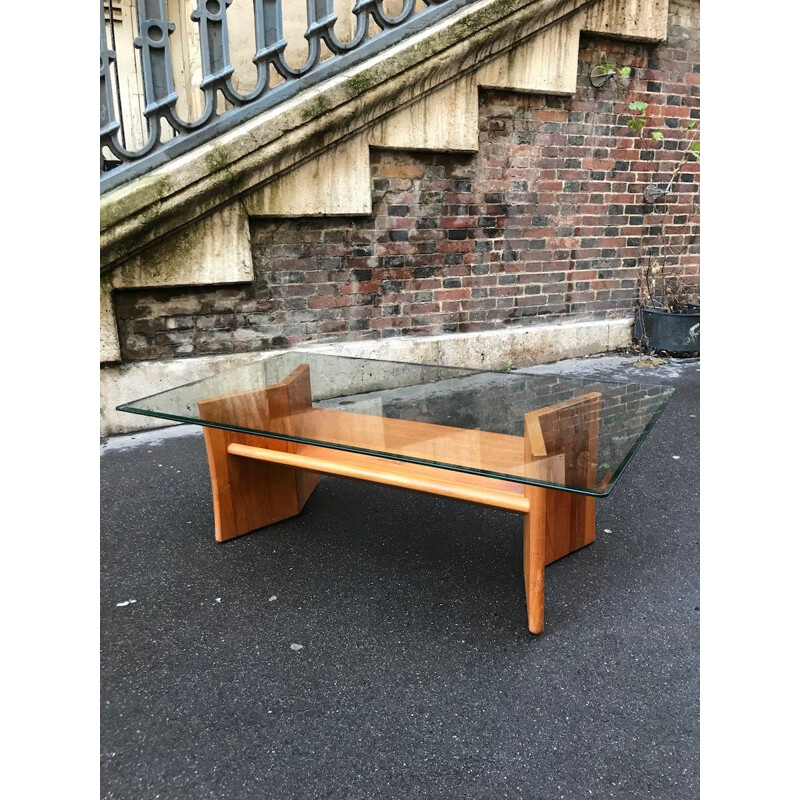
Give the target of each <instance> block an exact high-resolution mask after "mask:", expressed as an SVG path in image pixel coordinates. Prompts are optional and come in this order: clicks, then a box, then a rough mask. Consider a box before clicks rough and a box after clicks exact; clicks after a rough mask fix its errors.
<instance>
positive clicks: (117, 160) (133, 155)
mask: <svg viewBox="0 0 800 800" xmlns="http://www.w3.org/2000/svg"><path fill="white" fill-rule="evenodd" d="M232 2H233V0H196V3H195V4H194V10H192V11H191V14H190V15H187V18H183V19H182V20H180V21H181V24H182V25H183V26H184V27H183V32H184V33H185V30H186V28H187V26H190V25H196V26H197V27H196V29H195V30H193V31H192V37H193V38H192V41H193V42H194V43H195V45H197V44H199V48H198V49H199V62H200V67H201V70H197V73H198V74H196V75H195V80H194V82H193V84H194V87H191V86H189V87H188V88H190V89H193V91H195V92H196V93H197V90H198V89H199V92H201V93H202V102H201V103H200V105H199V108H198V109H196V110H199V113H196V115H195V116H194V118H193V119H187V118H185V116H183V117H182V116H181V114H179V112H178V108H177V106H178V105H179V100H180V92H179V91H178V89H180V88H181V87H177V88H176V85H175V80H174V71H173V56H172V49H173V44H171V41H170V38H171V36H172V35H173V32H174V31H175V26H176V20H175V19H174V17H175V9H176V7H178V4H177V3H175V2H173V0H170V3H169V7H168V0H136V2H135V10H136V19H135V20H132V21H131V24H130V26H129V28H128V34H127V35H128V37H129V39H130V38H131V34H132V32H133V39H132V45H133V47H134V48H135V51H132V52H136V54H137V56H138V58H136V59H135V61H136V62H138V63H135V61H134V57H133V56H131V58H130V59H129V65H128V69H130V64H134V66H135V68H136V72H137V75H136V80H137V81H138V86H139V87H140V88H139V89H138V92H139V95H138V100H139V105H138V106H137V108H138V110H139V111H140V115H139V116H140V119H139V120H138V122H137V125H138V128H137V131H138V135H137V136H133V135H132V132H131V131H126V130H125V128H126V124H127V126H128V127H132V125H131V112H130V103H128V105H126V109H127V112H126V113H127V117H128V119H127V123H126V119H125V116H126V115H125V114H123V95H124V91H122V90H121V88H120V65H119V64H118V63H117V61H118V59H117V50H118V48H119V47H120V46H121V45H122V44H125V43H124V42H121V41H119V39H120V34H121V32H120V33H116V32H115V30H116V29H115V26H116V25H118V24H119V23H120V20H121V15H122V13H123V11H124V10H125V9H124V8H123V6H122V3H121V2H120V0H101V3H100V151H101V181H100V183H101V191H107V190H109V189H111V188H114V187H116V186H119V185H121V184H122V183H124V182H126V181H128V180H130V179H132V178H135V177H137V176H139V175H142V174H144V173H146V172H148V171H149V170H151V169H153V168H154V167H156V166H158V165H160V164H163V163H165V162H166V161H168V160H169V159H171V158H174V157H175V156H177V155H180V154H182V153H185V152H187V151H188V150H190V149H192V148H194V147H196V146H197V145H199V144H202V143H204V142H207V141H209V140H210V139H212V138H213V137H215V136H218V135H219V134H220V133H223V132H224V131H227V130H230V129H231V128H233V127H234V126H236V125H238V124H240V123H241V122H243V121H245V120H247V119H250V118H252V117H254V116H255V115H256V114H259V113H261V112H262V111H264V110H266V109H268V108H273V107H274V106H276V105H278V104H280V103H282V102H285V101H286V100H287V99H289V98H290V97H293V96H294V95H296V94H297V93H298V92H300V91H301V90H302V89H304V88H307V87H309V86H311V85H313V84H315V83H318V82H320V81H322V80H324V79H327V78H329V77H331V76H332V75H335V74H337V73H338V72H341V71H342V70H345V69H347V68H349V67H351V66H353V65H354V64H357V63H359V62H360V61H364V60H365V59H367V58H371V57H372V56H374V55H376V54H378V53H379V52H380V51H382V50H384V49H385V48H387V47H389V46H391V45H393V44H396V43H397V42H399V41H401V40H402V39H404V38H405V37H407V36H410V35H411V34H413V33H416V32H418V31H420V30H422V29H423V28H424V27H426V26H428V25H430V24H432V23H434V22H436V21H438V20H440V19H442V18H444V17H445V16H447V15H448V14H451V13H453V12H454V11H456V10H457V9H459V8H462V7H464V6H466V5H468V4H469V3H470V2H474V0H350V5H351V6H352V8H351V10H350V12H349V13H350V14H352V16H353V19H352V20H349V21H350V22H352V25H351V28H350V30H351V37H350V38H349V39H347V40H344V41H343V40H342V38H340V36H339V35H338V34H337V32H336V30H334V27H335V25H336V23H337V20H338V18H339V17H338V15H337V14H336V13H335V10H334V6H335V5H336V6H338V7H339V8H340V9H341V7H342V2H345V0H341V2H340V0H285V2H284V3H283V5H284V6H286V7H288V8H289V9H290V10H292V11H293V12H295V13H297V12H298V9H297V8H296V7H294V4H295V3H296V4H297V5H298V6H301V5H302V4H303V3H305V6H306V9H305V11H306V14H305V16H306V19H307V22H308V24H307V28H306V31H305V34H304V37H305V39H306V40H307V46H306V47H307V57H306V60H305V63H303V64H302V65H300V66H293V65H292V64H291V63H290V59H288V58H287V55H286V48H287V45H288V44H289V42H287V40H286V38H284V8H283V7H282V0H253V21H254V27H255V37H254V43H255V52H254V53H253V55H252V61H253V63H254V64H255V67H256V74H255V83H254V85H252V87H251V88H248V89H247V90H246V91H243V90H242V88H241V85H238V86H237V83H238V84H241V81H237V79H236V75H235V68H234V66H233V64H232V62H231V51H230V38H229V17H228V13H229V6H231V3H232ZM244 2H247V0H237V3H244ZM401 4H402V5H401ZM127 5H128V10H129V11H130V12H131V13H132V8H131V7H130V6H131V4H130V3H128V4H127ZM392 6H394V9H395V13H394V15H393V16H392V15H391V14H390V12H389V10H388V9H389V8H391V7H392ZM168 10H169V11H171V15H172V16H173V19H170V18H169V16H168ZM299 11H300V12H302V9H299ZM248 13H249V10H248ZM131 19H132V18H131ZM127 44H128V46H130V44H131V42H130V41H128V42H127ZM195 55H197V54H195ZM195 60H196V59H195ZM200 73H201V74H200ZM123 77H124V76H123ZM128 77H130V76H128ZM183 88H184V89H186V88H187V86H186V85H185V86H184V87H183ZM198 96H199V95H198ZM137 139H138V141H137Z"/></svg>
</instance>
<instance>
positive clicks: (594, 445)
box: [118, 350, 674, 496]
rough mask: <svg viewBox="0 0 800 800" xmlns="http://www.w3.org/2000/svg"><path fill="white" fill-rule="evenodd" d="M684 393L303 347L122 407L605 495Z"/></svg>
mask: <svg viewBox="0 0 800 800" xmlns="http://www.w3.org/2000/svg"><path fill="white" fill-rule="evenodd" d="M673 391H674V389H672V388H671V387H669V386H661V385H652V384H632V383H624V382H615V381H608V380H602V381H600V380H593V379H592V380H587V379H576V378H574V377H567V376H564V375H558V374H542V373H537V374H528V373H523V372H491V371H486V370H476V369H465V368H460V367H448V366H440V365H434V364H413V363H405V362H398V361H383V360H376V359H365V358H351V357H347V356H335V355H323V354H320V353H311V352H303V351H299V350H293V351H289V352H283V353H280V354H278V355H274V356H270V357H267V358H264V359H262V360H259V361H255V362H253V363H251V364H248V365H246V366H244V367H240V368H237V369H233V370H229V371H227V372H222V373H219V374H217V375H214V376H211V377H209V378H205V379H203V380H199V381H196V382H194V383H190V384H186V385H184V386H179V387H177V388H175V389H170V390H168V391H165V392H160V393H159V394H155V395H152V396H150V397H145V398H142V399H140V400H134V401H132V402H130V403H125V404H123V405H121V406H118V410H119V411H128V412H131V413H134V414H144V415H147V416H151V417H159V418H162V419H168V420H173V421H177V422H185V423H195V424H198V425H203V426H207V427H211V428H221V429H224V430H226V431H231V432H237V433H238V434H248V435H249V437H252V435H255V436H259V437H268V438H267V439H264V440H263V446H264V447H269V446H271V445H274V443H275V440H279V441H281V442H290V443H293V444H290V445H288V447H289V448H292V449H293V451H294V452H298V453H301V454H309V455H317V456H319V454H320V453H323V454H327V455H328V457H331V456H334V457H335V454H336V453H335V451H340V452H342V451H343V452H345V453H362V454H365V455H369V456H378V457H383V458H389V459H393V460H399V461H405V462H410V463H415V464H422V465H427V466H433V467H440V468H444V469H448V470H452V471H454V472H456V473H466V474H472V475H482V476H485V477H490V478H496V479H499V480H503V481H510V482H513V483H515V484H531V485H539V486H547V487H552V488H558V489H564V490H567V491H572V492H579V493H581V494H587V495H594V496H605V495H607V494H608V493H609V492H610V491H611V489H612V488H613V486H614V484H615V483H616V481H617V480H618V479H619V477H620V475H621V474H622V472H623V470H624V469H625V467H626V466H627V464H628V463H629V462H630V460H631V458H632V457H633V454H634V453H635V452H636V450H637V449H638V447H639V445H640V444H641V443H642V442H643V441H644V439H645V437H646V436H647V434H648V433H649V431H650V430H651V428H652V427H653V425H654V424H655V421H656V420H657V418H658V417H659V415H660V414H661V412H662V411H663V410H664V408H665V406H666V404H667V402H668V400H669V398H670V396H671V395H672V393H673ZM235 440H236V439H235V437H233V438H232V441H235ZM239 440H244V439H243V438H242V437H241V436H239ZM247 440H248V441H250V439H249V438H248V439H247ZM259 441H261V440H259ZM251 443H252V442H251ZM282 449H287V445H285V444H284V445H282ZM545 463H547V465H548V466H547V469H544V468H543V466H544V465H545ZM454 478H456V479H457V477H456V476H454Z"/></svg>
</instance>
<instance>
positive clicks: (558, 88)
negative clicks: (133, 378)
mask: <svg viewBox="0 0 800 800" xmlns="http://www.w3.org/2000/svg"><path fill="white" fill-rule="evenodd" d="M497 5H498V0H486V2H484V3H478V4H476V5H475V6H471V7H469V8H468V9H465V10H464V11H463V12H461V13H459V14H456V15H454V16H453V17H451V18H449V19H447V20H445V21H444V22H442V23H440V24H439V25H438V26H434V27H433V28H432V29H431V30H430V31H425V32H424V33H423V34H419V35H418V36H416V37H412V39H410V40H408V42H405V43H403V44H402V45H399V46H398V47H397V48H394V49H393V50H392V51H391V52H390V53H388V54H385V55H383V56H381V57H380V58H379V59H373V60H372V61H371V62H369V63H370V64H372V70H373V72H375V70H377V69H378V64H380V71H381V73H382V74H384V75H386V76H390V75H392V69H394V67H393V66H392V64H393V63H394V60H396V59H400V60H401V61H402V58H401V56H402V54H405V58H406V59H407V58H409V53H411V54H414V53H416V52H417V51H418V50H419V49H424V50H425V51H426V53H427V54H428V55H427V57H428V58H430V59H431V61H430V64H429V69H428V70H427V71H426V73H425V75H424V77H422V76H420V80H421V81H422V83H421V84H420V85H408V84H404V86H403V89H402V91H395V90H394V89H393V88H392V87H393V83H392V80H390V79H389V77H387V78H386V81H385V82H384V84H382V86H379V87H373V89H372V91H373V92H378V93H381V92H383V93H384V94H383V95H381V96H378V97H377V98H376V99H375V100H374V102H373V104H372V105H371V106H370V109H366V108H364V107H360V106H358V103H359V102H360V101H359V100H358V98H359V96H360V89H361V88H363V86H366V85H367V84H368V83H369V81H367V77H366V76H367V73H364V72H363V68H362V67H358V68H354V69H353V70H350V71H348V73H347V79H346V84H347V86H348V87H349V88H348V91H349V92H350V95H349V100H348V99H347V98H339V100H338V101H337V102H339V104H340V105H341V106H342V107H344V105H346V104H347V102H352V103H355V104H356V105H354V107H353V108H352V109H351V110H350V114H351V115H355V116H356V117H358V122H359V123H360V124H361V125H362V126H363V131H366V132H362V133H359V134H357V135H355V136H352V137H350V138H344V137H346V135H347V131H348V126H347V125H344V126H343V127H342V126H339V127H337V128H335V129H333V130H332V131H327V133H325V134H324V135H323V129H324V127H325V124H326V123H325V120H326V114H328V115H331V114H332V108H333V104H332V103H333V101H332V100H331V97H332V96H333V95H335V92H334V93H333V94H332V91H333V88H332V87H333V86H340V85H341V83H342V81H343V80H345V78H344V76H340V77H339V78H336V79H333V80H332V81H328V82H326V83H324V84H321V85H320V86H319V87H315V88H314V89H313V90H309V91H308V92H306V93H304V94H303V95H302V96H301V98H297V99H296V100H295V101H293V102H291V103H287V104H286V105H285V106H282V107H281V109H276V110H274V111H273V112H267V113H266V114H265V115H262V117H263V119H262V117H259V118H257V120H254V121H253V122H252V123H248V124H246V125H242V126H241V127H240V128H237V130H236V131H233V132H232V133H230V134H228V135H226V136H223V137H220V140H219V141H217V142H215V143H214V144H213V145H209V146H207V147H205V148H199V149H198V150H197V151H195V152H194V153H190V154H188V155H187V156H185V157H183V158H180V159H176V160H175V161H174V162H171V163H170V164H168V165H166V166H165V167H163V168H161V169H160V170H156V171H155V172H154V173H152V174H151V175H148V176H145V177H144V178H141V179H139V180H138V181H133V182H132V183H131V184H129V185H126V186H124V187H121V188H120V189H118V190H117V191H115V192H112V193H110V194H109V195H107V196H106V197H105V198H103V201H102V203H101V218H102V219H103V220H104V223H103V230H104V232H103V233H102V234H101V242H102V244H103V247H102V252H101V262H103V263H106V262H107V263H112V264H113V263H115V262H116V266H115V268H114V269H113V270H111V271H110V273H109V274H110V277H109V276H108V275H107V276H106V277H104V278H103V280H102V286H101V306H100V311H101V323H100V357H101V362H113V361H117V360H119V358H120V350H119V341H118V336H117V327H116V322H115V319H114V316H113V295H112V293H113V290H114V289H120V288H144V287H154V286H195V285H204V284H220V283H238V282H242V281H247V280H251V279H252V275H253V272H252V257H251V253H250V234H249V227H248V224H247V215H248V214H249V215H251V216H265V215H273V216H287V217H289V216H319V215H361V214H368V213H370V211H371V182H370V162H369V145H372V146H377V147H389V148H401V149H416V150H425V149H432V150H443V151H460V152H463V151H474V150H476V149H477V140H478V131H477V112H478V108H477V104H478V98H477V88H478V86H479V85H485V86H490V87H496V88H505V89H513V90H517V91H525V92H543V93H555V94H569V93H572V92H574V91H575V74H576V65H577V58H578V42H579V37H580V31H581V29H590V30H598V29H604V30H605V32H609V31H610V32H613V33H615V34H619V35H625V36H631V37H632V36H633V33H636V32H638V35H637V36H636V37H633V38H642V39H653V38H659V37H660V38H663V36H665V35H666V33H665V32H666V27H665V24H666V11H667V5H668V4H667V3H666V2H662V1H661V0H603V1H602V2H601V3H599V4H597V5H595V6H592V7H591V8H590V7H589V5H590V4H587V3H584V4H581V3H578V2H572V3H568V2H567V3H552V2H541V1H540V2H538V3H532V4H530V3H529V4H528V5H527V6H525V8H524V9H522V8H521V4H520V3H513V2H509V3H507V4H506V5H510V6H513V8H512V9H509V10H513V11H519V14H517V15H516V16H515V15H514V14H511V16H509V18H508V22H507V24H506V25H505V26H503V25H498V19H497V17H496V15H495V12H496V10H497V9H496V6H497ZM522 5H524V4H522ZM584 5H585V6H586V8H583V6H584ZM517 6H520V9H517ZM534 6H535V7H536V11H537V13H536V14H532V11H533V7H534ZM579 7H580V11H579V12H578V13H573V14H572V15H571V16H570V15H569V12H570V11H574V10H575V9H576V8H579ZM523 11H524V12H525V13H524V14H523V13H522V12H523ZM475 15H477V16H475ZM520 15H522V16H520ZM554 20H555V21H554ZM549 23H552V24H550V27H545V28H544V29H543V26H544V25H547V24H549ZM484 25H489V26H490V27H491V26H492V25H494V26H495V28H494V29H493V30H494V33H493V34H492V37H490V39H489V40H487V41H486V42H483V44H482V45H481V47H480V48H478V49H468V50H466V51H464V53H463V54H462V57H461V58H460V61H459V62H458V70H457V71H456V72H455V73H452V70H451V69H448V70H443V69H442V64H441V62H440V61H437V60H436V59H438V58H439V56H440V55H441V53H440V52H439V50H438V49H437V48H443V49H444V50H447V51H448V52H449V51H450V50H454V51H455V50H457V49H458V47H463V42H458V41H454V40H453V39H452V37H448V36H446V35H444V31H445V29H447V30H449V29H450V27H453V26H455V27H456V28H459V29H460V30H462V32H464V34H465V35H467V38H468V39H469V38H472V37H475V36H477V35H478V34H479V33H481V35H483V34H482V31H483V30H484V28H483V27H482V26H484ZM662 28H663V30H662ZM537 32H538V35H533V34H536V33H537ZM632 32H633V33H632ZM526 37H527V38H526ZM456 45H458V47H456ZM409 48H410V50H409ZM498 50H499V51H500V55H499V56H493V55H492V54H493V53H496V52H498ZM459 52H460V51H459ZM395 66H396V65H395ZM476 68H477V69H476ZM453 75H455V77H456V80H451V78H452V76H453ZM397 77H398V76H397V75H395V78H397ZM370 80H371V78H370ZM448 80H450V82H447V81H448ZM337 81H338V83H337ZM420 87H421V88H422V90H423V91H422V92H421V93H420V92H419V89H420ZM437 87H438V88H437ZM303 98H305V99H303ZM414 98H416V99H414ZM409 100H410V102H409ZM312 101H313V103H314V104H315V105H314V106H312V107H310V108H311V110H309V108H306V107H305V106H303V103H305V102H312ZM397 106H401V107H400V109H399V110H397V111H394V112H392V108H393V107H397ZM301 107H302V108H305V109H306V110H305V111H302V112H301V113H300V115H301V116H302V117H303V118H304V119H303V122H304V123H305V124H301V123H300V122H298V121H297V120H295V121H294V122H293V123H290V122H289V120H292V119H294V118H293V114H296V113H298V109H299V108H301ZM387 112H388V113H387ZM362 116H363V119H362ZM284 118H285V119H284ZM312 119H315V120H316V127H315V125H311V122H310V121H311V120H312ZM351 122H353V120H351ZM292 125H294V128H295V129H296V131H297V132H299V131H305V133H304V134H303V135H304V136H305V137H306V139H307V140H308V141H313V142H314V144H313V147H312V148H311V150H308V143H307V142H305V143H303V142H301V141H300V140H298V141H297V142H296V145H297V148H296V150H294V151H290V152H286V153H284V155H283V156H282V157H281V159H282V160H280V161H279V162H276V163H275V164H273V163H272V162H271V161H269V159H267V160H266V161H265V160H264V159H261V160H260V162H259V163H258V165H257V166H256V165H255V164H254V163H253V162H252V161H251V162H247V163H249V164H250V166H251V169H250V172H249V174H247V172H246V171H244V172H243V171H242V164H243V163H244V162H243V158H244V156H245V155H246V154H247V153H248V152H252V153H255V152H262V150H263V148H262V150H259V147H258V146H257V144H258V143H259V142H261V143H262V144H264V142H265V141H266V140H269V138H270V136H271V133H269V131H270V126H271V127H272V128H283V129H284V131H285V132H288V129H289V128H290V127H292ZM284 126H286V127H284ZM320 126H321V127H320ZM328 134H331V136H332V138H331V137H328ZM326 137H328V138H326ZM337 137H341V138H337ZM281 141H284V140H281ZM314 148H317V150H318V152H316V155H314ZM326 148H327V149H326ZM305 151H308V152H307V153H306V157H307V160H305V161H302V162H300V159H299V156H300V155H301V154H302V153H303V152H305ZM262 155H263V152H262ZM290 162H291V163H295V164H299V165H298V166H295V167H294V168H293V169H288V170H287V169H286V167H287V165H288V164H289V163H290ZM237 165H238V166H237ZM270 169H272V170H273V171H272V173H270ZM265 170H266V171H265ZM234 174H237V175H239V177H240V178H241V179H243V180H244V179H246V183H247V185H250V186H252V185H254V184H256V183H258V182H261V183H263V182H264V181H267V183H266V185H264V186H263V187H261V188H258V189H257V190H256V191H250V192H249V193H247V194H246V195H245V197H244V203H243V204H242V203H240V202H236V201H235V202H233V203H231V202H229V200H230V198H231V197H234V196H235V195H236V193H237V192H239V191H240V190H241V188H242V187H241V186H239V188H237V189H236V190H235V191H234V190H230V191H228V192H227V193H226V192H223V193H222V194H217V195H216V199H214V200H213V201H212V202H211V205H210V206H207V205H206V203H205V201H203V200H202V199H201V193H200V192H199V190H198V189H197V185H199V184H198V183H197V182H198V181H201V180H206V179H209V178H210V176H212V175H226V176H232V175H234ZM276 176H277V177H276ZM270 178H272V180H271V181H270ZM193 182H194V184H195V188H193V189H191V190H189V188H188V187H189V185H190V184H192V183H193ZM181 186H183V187H184V189H185V190H186V191H185V192H184V194H183V195H182V200H181V203H183V204H184V205H186V204H189V205H191V204H195V205H196V208H195V209H194V210H192V209H189V210H188V216H186V214H184V217H183V218H185V219H186V220H189V224H188V225H187V227H185V228H184V229H183V230H181V231H180V232H177V231H175V230H174V228H172V227H169V231H171V235H170V236H169V237H168V238H166V239H161V240H160V241H159V240H158V235H153V236H151V235H150V232H151V230H155V229H156V227H158V226H161V225H162V224H167V225H168V226H171V225H172V223H171V222H169V219H170V218H171V217H172V212H171V211H169V209H168V208H167V203H166V197H168V196H169V197H177V196H178V194H180V191H181V190H180V187H181ZM220 202H222V203H225V202H227V205H223V206H220V207H219V208H217V210H214V209H215V208H216V206H215V203H220ZM186 210H187V209H184V211H186ZM209 210H211V211H212V213H211V214H210V216H205V217H203V216H201V215H202V214H203V213H207V212H208V211H209ZM126 214H129V216H128V221H127V222H126V223H125V224H132V225H134V227H135V228H136V229H137V230H138V234H137V236H136V237H135V242H132V243H131V245H130V247H127V246H126V247H127V249H126V248H125V247H123V248H122V249H120V248H119V247H118V245H119V242H118V241H117V239H115V236H116V234H113V231H114V230H116V229H117V228H120V226H122V225H123V223H122V219H123V217H125V215H126ZM198 215H200V216H198ZM162 218H163V219H162ZM165 220H166V223H165V222H164V221H165ZM175 224H180V220H178V219H177V218H176V223H175ZM166 232H167V228H165V229H164V231H162V234H159V235H166ZM109 237H110V238H109ZM148 241H150V242H155V244H152V243H151V244H150V245H149V246H148V245H147V243H148ZM143 246H144V249H142V247H143ZM126 252H127V253H128V257H125V253H126ZM133 253H135V255H131V254H133ZM120 259H121V260H120Z"/></svg>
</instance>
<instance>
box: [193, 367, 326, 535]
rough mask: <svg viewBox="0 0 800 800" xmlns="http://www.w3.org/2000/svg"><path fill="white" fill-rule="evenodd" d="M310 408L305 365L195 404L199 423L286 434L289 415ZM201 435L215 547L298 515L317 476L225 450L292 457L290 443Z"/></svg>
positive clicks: (213, 431)
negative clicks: (240, 447) (239, 447)
mask: <svg viewBox="0 0 800 800" xmlns="http://www.w3.org/2000/svg"><path fill="white" fill-rule="evenodd" d="M310 407H311V378H310V372H309V368H308V365H307V364H304V365H302V366H300V367H298V368H297V369H296V370H295V371H294V372H293V373H292V374H291V375H289V376H288V377H287V378H285V379H284V380H283V381H281V382H280V383H277V384H273V385H271V386H264V387H260V388H258V389H252V390H247V391H242V392H234V393H232V394H229V395H222V396H220V397H212V398H207V399H205V400H201V401H200V402H199V403H198V408H199V410H200V413H201V415H202V416H203V418H204V419H207V420H209V421H211V422H217V423H221V424H224V423H228V424H233V425H238V426H241V427H243V428H253V429H259V428H261V429H267V430H274V431H275V432H276V433H291V432H292V424H293V423H292V415H293V414H295V413H296V412H299V411H303V410H305V409H308V408H310ZM203 433H204V435H205V440H206V450H207V452H208V465H209V469H210V471H211V489H212V492H213V495H214V527H215V530H216V539H217V541H218V542H224V541H227V540H228V539H233V538H234V537H236V536H241V535H242V534H245V533H249V532H250V531H254V530H258V528H263V527H265V526H267V525H271V524H272V523H274V522H280V521H281V520H284V519H288V518H289V517H293V516H295V515H297V514H299V513H300V512H301V511H302V510H303V506H304V505H305V504H306V501H307V500H308V498H309V497H310V496H311V493H312V492H313V491H314V488H315V487H316V485H317V474H316V473H314V472H309V471H307V470H302V469H295V468H294V467H286V466H282V465H280V464H270V463H268V462H264V461H255V460H253V459H249V458H240V457H238V456H233V455H230V454H229V453H228V445H230V444H233V443H236V444H244V445H250V446H253V447H261V448H263V447H269V448H271V449H273V450H282V451H285V452H293V451H294V447H295V445H294V444H293V443H292V442H288V441H283V440H279V439H266V438H264V437H262V436H255V435H251V434H246V433H239V432H237V431H230V430H224V429H221V428H211V427H204V428H203Z"/></svg>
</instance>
